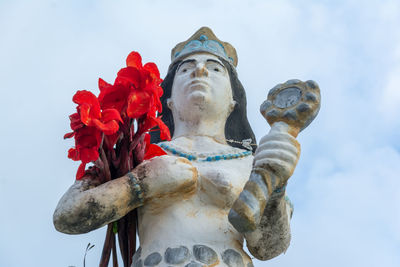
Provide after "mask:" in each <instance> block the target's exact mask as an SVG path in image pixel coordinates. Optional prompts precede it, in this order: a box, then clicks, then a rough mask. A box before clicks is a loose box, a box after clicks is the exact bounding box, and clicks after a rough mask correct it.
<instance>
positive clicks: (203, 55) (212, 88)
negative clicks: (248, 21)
mask: <svg viewBox="0 0 400 267" xmlns="http://www.w3.org/2000/svg"><path fill="white" fill-rule="evenodd" d="M171 59H172V63H171V65H170V67H169V69H168V74H167V76H166V77H165V79H164V82H163V83H162V87H163V89H164V94H163V96H162V97H161V103H162V105H163V112H162V120H163V121H164V122H165V124H166V125H167V126H168V127H169V129H170V131H171V135H173V132H174V120H173V113H175V114H176V112H177V111H176V110H177V109H176V107H174V106H173V105H176V104H177V102H179V103H182V104H184V105H186V106H187V108H190V107H193V108H195V106H196V105H198V106H199V107H200V108H207V109H208V111H209V112H211V113H210V114H214V115H215V114H217V115H218V114H220V116H224V119H226V123H225V137H226V139H227V142H228V144H229V145H231V146H235V147H240V148H245V147H243V146H242V145H241V144H240V142H241V141H242V140H246V139H251V140H252V141H251V143H252V144H255V143H256V142H255V137H254V133H253V131H252V129H251V127H250V125H249V122H248V120H247V115H246V94H245V91H244V88H243V86H242V84H241V83H240V81H239V79H238V76H237V73H236V69H235V66H236V64H237V55H236V50H235V48H233V46H231V45H230V44H229V43H226V42H222V41H220V40H219V39H218V38H217V37H216V36H215V35H214V33H213V32H212V31H211V29H209V28H207V27H202V28H201V29H199V30H198V31H197V32H196V33H195V34H194V35H193V36H192V37H190V38H189V39H188V40H187V41H185V42H182V43H179V44H178V45H176V46H175V48H174V49H172V52H171ZM207 98H210V99H212V100H213V101H206V102H205V103H204V105H206V106H205V107H201V104H202V103H200V102H199V101H203V100H204V99H207ZM179 108H182V109H184V107H179ZM172 110H173V112H172ZM186 111H188V110H186ZM183 112H185V110H183ZM230 140H233V142H232V141H230ZM152 141H153V142H158V141H160V140H159V138H158V137H157V134H153V135H152ZM255 148H256V145H252V150H253V151H255Z"/></svg>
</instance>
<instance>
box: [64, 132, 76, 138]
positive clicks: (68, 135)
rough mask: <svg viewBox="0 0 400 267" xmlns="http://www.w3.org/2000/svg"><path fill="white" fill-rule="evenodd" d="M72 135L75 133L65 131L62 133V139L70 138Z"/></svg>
mask: <svg viewBox="0 0 400 267" xmlns="http://www.w3.org/2000/svg"><path fill="white" fill-rule="evenodd" d="M74 135H75V132H71V133H66V134H64V139H67V138H71V137H73V136H74Z"/></svg>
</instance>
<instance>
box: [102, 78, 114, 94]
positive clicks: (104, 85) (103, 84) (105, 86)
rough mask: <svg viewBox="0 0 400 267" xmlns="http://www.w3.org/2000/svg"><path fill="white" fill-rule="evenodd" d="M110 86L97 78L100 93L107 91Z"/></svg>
mask: <svg viewBox="0 0 400 267" xmlns="http://www.w3.org/2000/svg"><path fill="white" fill-rule="evenodd" d="M110 86H112V85H111V84H109V83H108V82H106V81H104V80H103V79H102V78H99V89H100V92H101V91H103V90H104V89H107V88H108V87H110Z"/></svg>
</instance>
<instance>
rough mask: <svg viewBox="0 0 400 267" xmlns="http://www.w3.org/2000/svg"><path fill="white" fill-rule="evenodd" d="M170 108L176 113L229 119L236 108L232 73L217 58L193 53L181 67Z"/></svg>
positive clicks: (175, 81)
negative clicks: (206, 113) (193, 113)
mask: <svg viewBox="0 0 400 267" xmlns="http://www.w3.org/2000/svg"><path fill="white" fill-rule="evenodd" d="M169 102H170V103H169V106H170V108H171V109H172V110H173V112H178V113H179V114H180V115H182V112H196V109H197V110H199V111H206V112H208V113H209V115H210V116H213V114H218V115H219V116H224V115H226V117H227V116H228V115H229V113H230V111H231V110H232V108H233V106H234V101H233V98H232V88H231V83H230V78H229V73H228V71H227V69H226V68H225V66H224V64H223V63H222V62H221V60H219V59H218V58H217V57H216V56H214V55H212V54H208V53H201V54H193V55H189V56H188V57H186V58H184V59H183V60H182V63H181V64H180V65H179V67H178V68H177V71H176V74H175V78H174V82H173V85H172V94H171V98H170V101H169Z"/></svg>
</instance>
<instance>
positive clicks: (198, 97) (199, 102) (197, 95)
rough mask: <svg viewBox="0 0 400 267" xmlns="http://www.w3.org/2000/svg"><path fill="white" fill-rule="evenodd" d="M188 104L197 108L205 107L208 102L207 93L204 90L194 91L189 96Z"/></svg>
mask: <svg viewBox="0 0 400 267" xmlns="http://www.w3.org/2000/svg"><path fill="white" fill-rule="evenodd" d="M188 100H189V101H188V103H189V104H190V105H195V106H204V105H205V104H206V102H207V92H205V91H204V90H193V91H192V92H191V93H190V94H189V95H188Z"/></svg>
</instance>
